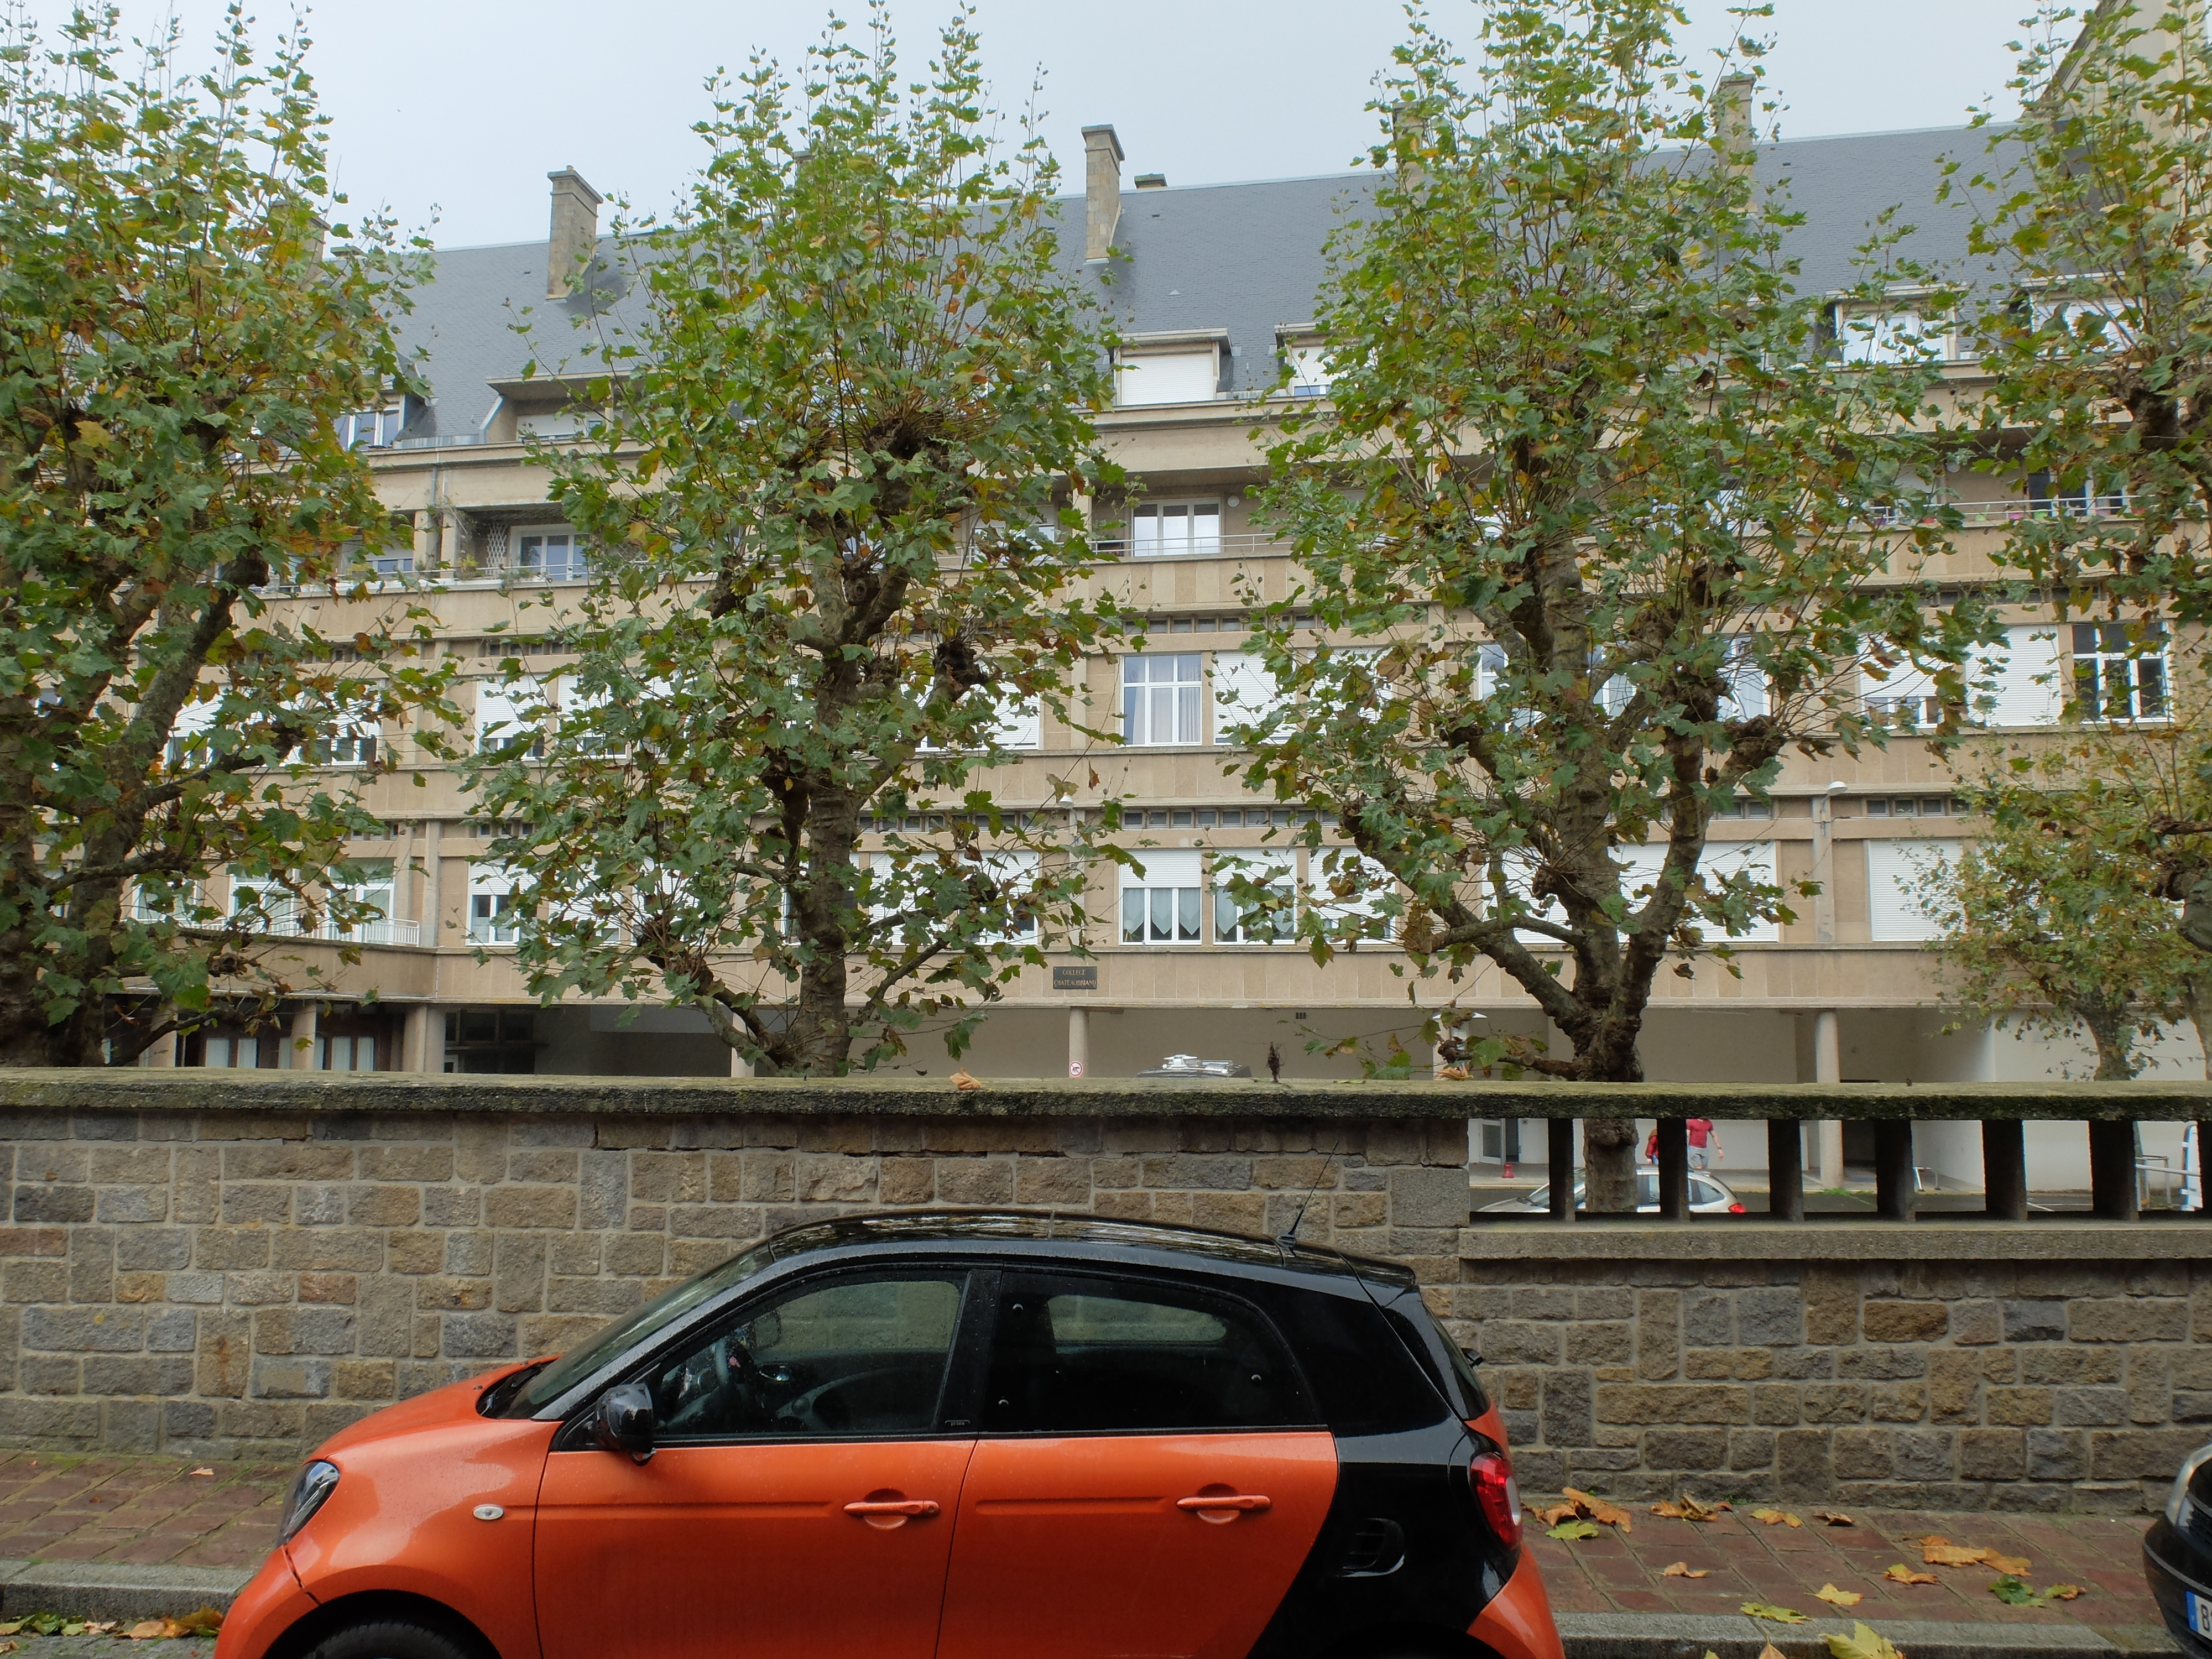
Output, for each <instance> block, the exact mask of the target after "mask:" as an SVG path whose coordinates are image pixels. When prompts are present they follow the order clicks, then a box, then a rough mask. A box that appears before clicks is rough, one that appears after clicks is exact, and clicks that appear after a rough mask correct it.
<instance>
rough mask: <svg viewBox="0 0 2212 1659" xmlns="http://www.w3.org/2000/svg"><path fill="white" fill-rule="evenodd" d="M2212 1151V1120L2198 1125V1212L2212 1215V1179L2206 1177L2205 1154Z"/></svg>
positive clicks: (2200, 1122)
mask: <svg viewBox="0 0 2212 1659" xmlns="http://www.w3.org/2000/svg"><path fill="white" fill-rule="evenodd" d="M2207 1152H2212V1122H2205V1121H2199V1122H2198V1124H2197V1214H2199V1215H2203V1216H2212V1181H2208V1180H2206V1179H2205V1169H2204V1155H2205V1153H2207Z"/></svg>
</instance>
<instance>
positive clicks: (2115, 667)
mask: <svg viewBox="0 0 2212 1659" xmlns="http://www.w3.org/2000/svg"><path fill="white" fill-rule="evenodd" d="M2074 702H2075V707H2076V708H2078V709H2079V710H2080V712H2081V718H2082V719H2083V720H2163V719H2164V718H2165V717H2166V625H2165V624H2164V623H2135V624H2132V625H2131V624H2130V623H2075V624H2074Z"/></svg>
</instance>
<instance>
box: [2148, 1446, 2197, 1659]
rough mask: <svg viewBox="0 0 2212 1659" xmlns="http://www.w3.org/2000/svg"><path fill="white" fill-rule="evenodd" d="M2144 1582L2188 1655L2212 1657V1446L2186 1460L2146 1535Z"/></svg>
mask: <svg viewBox="0 0 2212 1659" xmlns="http://www.w3.org/2000/svg"><path fill="white" fill-rule="evenodd" d="M2143 1578H2144V1580H2145V1582H2146V1583H2148V1584H2149V1586H2150V1593H2151V1599H2152V1600H2154V1601H2156V1602H2157V1603H2158V1610H2159V1613H2160V1615H2161V1616H2162V1617H2163V1618H2164V1619H2165V1620H2166V1629H2167V1630H2168V1631H2170V1632H2172V1635H2173V1639H2174V1641H2175V1642H2176V1643H2177V1644H2179V1646H2180V1648H2181V1650H2182V1651H2183V1652H2184V1653H2191V1654H2195V1655H2197V1656H2198V1659H2212V1445H2203V1446H2199V1447H2198V1448H2197V1449H2196V1450H2195V1451H2193V1452H2191V1453H2190V1455H2188V1456H2187V1457H2186V1458H2185V1459H2184V1460H2183V1462H2182V1465H2181V1469H2180V1472H2179V1474H2176V1475H2175V1476H2174V1477H2173V1486H2172V1490H2171V1491H2170V1492H2167V1494H2166V1513H2165V1514H2164V1515H2162V1516H2160V1517H2159V1518H2158V1519H2157V1520H2155V1521H2154V1522H2151V1526H2150V1530H2149V1531H2148V1532H2147V1533H2145V1534H2143Z"/></svg>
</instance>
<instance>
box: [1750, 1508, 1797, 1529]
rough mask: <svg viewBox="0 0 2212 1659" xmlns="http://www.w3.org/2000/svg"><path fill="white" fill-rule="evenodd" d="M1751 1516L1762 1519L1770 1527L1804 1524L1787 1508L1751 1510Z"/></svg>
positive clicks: (1755, 1519) (1754, 1518) (1758, 1519)
mask: <svg viewBox="0 0 2212 1659" xmlns="http://www.w3.org/2000/svg"><path fill="white" fill-rule="evenodd" d="M1751 1518H1752V1519H1753V1520H1754V1521H1764V1522H1765V1523H1766V1524H1767V1525H1768V1526H1770V1527H1784V1526H1787V1527H1802V1526H1803V1525H1804V1524H1805V1523H1804V1522H1802V1521H1800V1520H1799V1519H1798V1518H1797V1517H1796V1516H1794V1515H1792V1514H1790V1511H1789V1510H1753V1511H1752V1512H1751Z"/></svg>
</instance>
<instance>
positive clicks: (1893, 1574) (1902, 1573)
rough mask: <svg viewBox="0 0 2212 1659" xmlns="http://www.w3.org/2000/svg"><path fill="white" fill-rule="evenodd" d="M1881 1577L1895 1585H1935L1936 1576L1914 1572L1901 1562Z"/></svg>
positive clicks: (1929, 1573)
mask: <svg viewBox="0 0 2212 1659" xmlns="http://www.w3.org/2000/svg"><path fill="white" fill-rule="evenodd" d="M1882 1577H1885V1578H1887V1579H1888V1580H1889V1581H1890V1582H1891V1583H1896V1584H1932V1583H1936V1575H1935V1574H1934V1573H1932V1572H1915V1571H1913V1570H1912V1569H1911V1568H1910V1567H1908V1566H1906V1565H1905V1563H1904V1562H1902V1561H1899V1563H1897V1565H1894V1566H1893V1567H1891V1568H1890V1569H1889V1570H1888V1571H1887V1572H1885V1573H1883V1574H1882Z"/></svg>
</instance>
